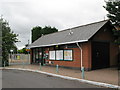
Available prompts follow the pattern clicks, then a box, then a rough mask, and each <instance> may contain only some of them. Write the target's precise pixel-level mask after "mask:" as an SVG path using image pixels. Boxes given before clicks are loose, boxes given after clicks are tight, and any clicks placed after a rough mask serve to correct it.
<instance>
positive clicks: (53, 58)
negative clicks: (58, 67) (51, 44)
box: [49, 51, 55, 60]
mask: <svg viewBox="0 0 120 90" xmlns="http://www.w3.org/2000/svg"><path fill="white" fill-rule="evenodd" d="M49 59H50V60H55V51H49Z"/></svg>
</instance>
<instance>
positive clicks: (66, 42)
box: [28, 40, 88, 48]
mask: <svg viewBox="0 0 120 90" xmlns="http://www.w3.org/2000/svg"><path fill="white" fill-rule="evenodd" d="M87 41H88V40H79V41H71V42H64V43H55V44H48V45H36V46H28V48H36V47H47V46H54V45H64V44H72V43H77V42H87Z"/></svg>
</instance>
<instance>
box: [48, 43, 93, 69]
mask: <svg viewBox="0 0 120 90" xmlns="http://www.w3.org/2000/svg"><path fill="white" fill-rule="evenodd" d="M81 47H82V50H83V55H82V57H83V66H84V67H85V68H86V69H88V68H91V43H90V42H86V43H81ZM69 49H72V50H73V61H57V60H46V61H53V62H54V64H52V65H57V64H58V65H59V66H66V67H77V68H80V67H81V51H80V49H79V48H69Z"/></svg>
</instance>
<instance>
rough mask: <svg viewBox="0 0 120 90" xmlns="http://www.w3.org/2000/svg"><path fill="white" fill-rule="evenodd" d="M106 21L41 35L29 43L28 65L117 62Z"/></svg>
mask: <svg viewBox="0 0 120 90" xmlns="http://www.w3.org/2000/svg"><path fill="white" fill-rule="evenodd" d="M113 28H114V27H113V26H112V25H111V22H110V21H109V20H105V21H100V22H95V23H91V24H87V25H83V26H78V27H74V28H70V29H67V30H63V31H59V32H56V33H52V34H48V35H44V36H42V37H40V38H39V39H38V40H36V41H35V42H33V43H32V44H31V45H30V46H29V47H30V48H31V64H33V63H41V64H42V65H43V64H46V65H52V66H55V65H57V64H58V65H59V66H61V67H68V68H76V69H80V68H81V67H85V69H86V70H94V69H100V68H107V67H111V66H115V65H117V60H118V56H117V55H118V45H115V44H114V37H113V34H112V29H113Z"/></svg>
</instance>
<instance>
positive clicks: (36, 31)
mask: <svg viewBox="0 0 120 90" xmlns="http://www.w3.org/2000/svg"><path fill="white" fill-rule="evenodd" d="M31 31H32V43H33V42H34V41H35V40H37V39H38V38H40V37H41V36H42V35H46V34H50V33H54V32H57V31H58V29H56V28H55V27H53V28H52V27H51V26H45V27H44V28H42V27H40V26H36V27H33V29H32V30H31Z"/></svg>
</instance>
